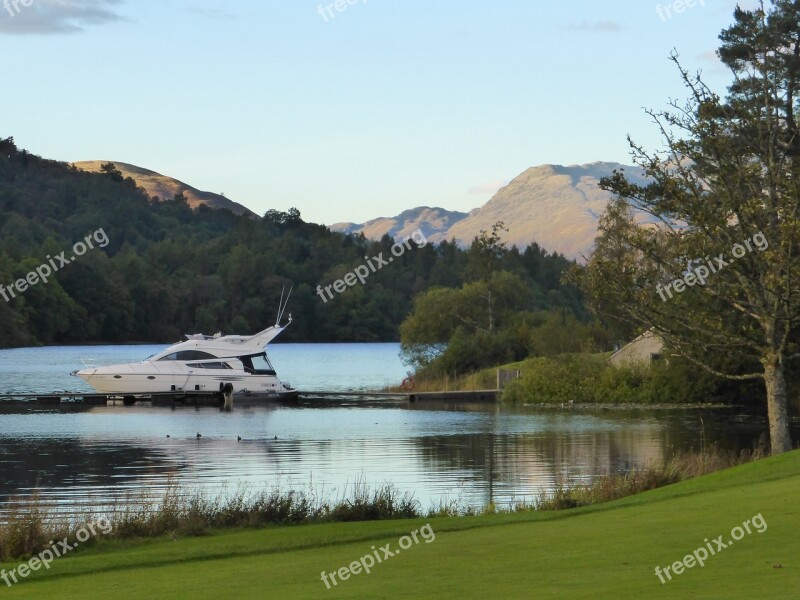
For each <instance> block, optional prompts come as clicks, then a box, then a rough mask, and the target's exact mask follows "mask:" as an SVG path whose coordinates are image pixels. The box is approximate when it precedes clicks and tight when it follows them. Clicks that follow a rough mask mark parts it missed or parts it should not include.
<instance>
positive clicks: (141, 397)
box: [0, 390, 498, 406]
mask: <svg viewBox="0 0 800 600" xmlns="http://www.w3.org/2000/svg"><path fill="white" fill-rule="evenodd" d="M497 395H498V391H497V390H475V391H461V392H365V391H358V392H347V391H316V390H310V391H299V392H297V396H296V398H297V399H299V400H304V401H314V400H319V401H337V400H339V401H346V400H363V401H365V402H368V401H375V402H380V401H395V402H496V401H497ZM291 401H292V400H291V399H287V398H275V397H274V396H273V397H270V396H259V395H256V394H237V395H236V396H235V398H234V403H235V404H245V405H247V404H262V403H269V402H291ZM139 402H148V403H150V404H151V405H153V406H175V405H183V406H222V405H223V404H224V397H223V395H222V393H220V392H196V391H191V392H159V393H152V394H135V395H124V396H123V395H113V394H87V393H85V392H69V391H65V392H52V393H49V394H32V393H14V392H6V393H3V392H0V406H12V405H39V406H58V405H89V406H116V405H123V406H132V405H134V404H136V403H139Z"/></svg>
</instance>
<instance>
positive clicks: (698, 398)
mask: <svg viewBox="0 0 800 600" xmlns="http://www.w3.org/2000/svg"><path fill="white" fill-rule="evenodd" d="M610 356H611V353H610V352H601V353H574V354H561V355H557V356H540V357H534V358H528V359H526V360H523V361H519V362H515V363H510V364H506V365H500V366H498V367H492V368H487V369H483V370H480V371H476V372H474V373H466V374H461V375H458V374H450V375H442V376H430V375H427V374H425V373H422V374H419V375H418V376H417V377H416V378H415V387H414V391H416V392H429V391H430V392H441V391H473V390H487V389H496V387H497V370H498V369H503V370H505V371H519V373H520V377H519V378H518V379H514V380H512V381H510V382H509V383H508V384H507V385H506V386H505V388H504V390H503V392H502V394H501V396H500V400H501V401H502V402H505V403H509V404H552V405H561V404H565V405H566V404H587V405H591V404H597V405H606V404H617V405H625V404H641V405H662V406H673V405H703V404H716V405H718V404H731V403H741V402H743V401H745V402H748V401H749V402H752V401H753V398H755V397H760V396H759V393H761V391H762V390H761V388H759V387H758V384H757V383H756V384H750V383H744V384H742V383H740V382H729V381H726V380H724V379H720V378H718V377H715V376H713V375H710V374H708V373H705V372H703V371H701V370H700V369H698V368H697V367H694V366H692V365H690V364H688V363H686V362H685V361H682V360H681V359H679V358H677V357H672V358H671V359H670V360H669V361H666V360H664V361H658V362H656V363H653V364H652V365H650V364H643V365H627V366H623V367H619V366H612V365H611V364H609V362H608V359H609V357H610ZM762 387H763V386H762ZM756 388H757V389H756ZM392 391H402V388H401V387H396V388H392Z"/></svg>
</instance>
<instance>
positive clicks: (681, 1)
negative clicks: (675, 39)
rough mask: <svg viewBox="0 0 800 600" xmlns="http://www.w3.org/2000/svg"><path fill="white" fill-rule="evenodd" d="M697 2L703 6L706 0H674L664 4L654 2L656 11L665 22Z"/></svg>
mask: <svg viewBox="0 0 800 600" xmlns="http://www.w3.org/2000/svg"><path fill="white" fill-rule="evenodd" d="M698 4H699V5H700V6H705V5H706V0H675V2H670V3H669V4H667V5H666V6H661V5H660V4H656V13H658V16H659V18H660V19H661V20H662V21H663V22H664V23H666V22H667V21H668V20H670V19H671V18H672V17H673V16H675V15H679V14H681V13H683V12H684V11H685V10H686V9H687V8H694V7H695V6H697V5H698Z"/></svg>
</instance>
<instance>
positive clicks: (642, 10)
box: [0, 0, 736, 224]
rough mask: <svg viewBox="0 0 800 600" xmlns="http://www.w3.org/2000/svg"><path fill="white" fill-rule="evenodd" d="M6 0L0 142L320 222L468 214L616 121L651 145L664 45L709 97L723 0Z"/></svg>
mask: <svg viewBox="0 0 800 600" xmlns="http://www.w3.org/2000/svg"><path fill="white" fill-rule="evenodd" d="M9 1H10V2H11V4H8V5H7V7H6V8H4V7H3V6H2V2H3V0H0V55H2V57H3V61H2V65H3V66H2V81H3V93H2V94H0V137H6V136H9V135H13V136H14V137H15V138H16V141H17V143H18V144H19V145H20V146H22V147H25V148H28V149H30V150H32V151H33V152H35V153H37V154H41V155H43V156H46V157H48V158H56V159H59V160H66V161H74V160H96V159H110V160H119V161H124V162H130V163H134V164H137V165H139V166H142V167H147V168H150V169H153V170H155V171H159V172H161V173H164V174H167V175H170V176H172V177H176V178H178V179H181V180H183V181H185V182H187V183H189V184H191V185H194V186H195V187H198V188H201V189H206V190H209V191H213V192H224V193H225V194H226V195H227V196H228V197H229V198H231V199H233V200H236V201H237V202H240V203H242V204H245V205H246V206H248V207H249V208H251V209H252V210H254V211H256V212H258V213H259V214H263V213H264V212H265V211H266V210H267V209H269V208H276V209H280V210H285V209H287V208H289V207H291V206H295V207H297V208H298V209H300V211H301V212H302V214H303V217H304V218H305V219H306V220H311V221H316V222H322V223H328V224H329V223H333V222H336V221H364V220H367V219H370V218H374V217H377V216H393V215H395V214H397V213H398V212H400V211H401V210H403V209H406V208H411V207H414V206H419V205H433V206H442V207H444V208H447V209H450V210H463V211H467V210H470V209H472V208H476V207H478V206H480V205H482V204H483V203H484V202H486V200H488V199H489V198H490V196H491V190H492V189H494V188H495V187H496V186H497V182H507V181H508V180H510V179H511V178H513V177H515V176H516V175H518V174H519V173H521V172H522V171H524V170H525V169H526V168H528V167H530V166H534V165H538V164H542V163H559V164H575V163H585V162H592V161H597V160H604V161H619V162H626V163H627V162H629V153H628V148H627V142H626V139H625V136H626V134H628V133H630V134H631V135H632V136H633V137H634V138H635V139H636V140H637V141H640V142H643V143H644V144H645V145H646V146H648V147H650V148H653V147H655V146H657V145H659V144H660V140H659V138H658V135H657V132H656V130H655V129H654V127H653V126H652V125H651V124H650V121H649V118H648V117H647V116H646V115H644V113H643V111H642V107H645V106H649V107H656V108H660V107H664V106H665V103H666V101H667V100H668V99H669V98H671V97H681V98H682V97H683V96H684V90H683V88H682V86H681V83H680V81H679V79H678V74H677V73H676V71H675V68H674V66H673V65H672V64H671V63H670V62H669V61H668V56H669V53H670V51H671V49H672V48H677V50H678V51H679V52H680V54H681V56H682V60H683V61H684V63H685V66H687V67H689V68H690V69H692V70H695V69H702V70H703V71H704V73H705V76H706V79H707V81H708V82H709V83H711V84H712V86H713V87H714V88H715V89H718V90H719V91H724V87H725V85H726V84H727V83H728V74H727V72H726V71H724V70H723V69H722V68H721V67H720V65H719V64H718V63H717V62H716V59H715V58H714V55H713V51H714V50H715V49H716V47H717V45H718V40H717V36H718V34H719V32H720V30H721V29H722V28H724V27H726V26H727V25H729V24H730V23H731V21H732V12H733V8H734V6H735V5H736V2H735V1H733V0H731V1H729V0H696V2H695V6H694V7H692V8H685V9H684V11H683V12H682V13H680V14H678V13H676V12H675V11H674V8H673V9H670V11H669V13H668V11H667V10H666V7H672V6H673V3H667V2H661V3H660V4H659V3H656V2H651V1H650V0H615V1H613V2H597V1H596V0H594V1H593V0H562V1H558V2H540V1H538V0H496V1H494V2H490V1H488V0H487V1H482V2H479V1H472V0H460V1H456V0H443V1H438V2H434V1H430V0H428V1H427V2H425V1H422V0H366V1H363V2H362V0H358V1H357V2H356V3H355V4H352V5H349V4H347V0H340V4H339V6H340V7H341V6H344V7H345V9H344V10H343V11H338V10H337V8H336V6H334V5H333V2H332V1H331V0H325V1H323V2H320V1H318V0H262V1H256V0H239V1H231V2H227V3H220V2H209V1H205V0H162V1H154V0H136V1H133V0H32V4H31V5H30V6H25V4H30V3H31V0H18V1H17V6H18V12H17V9H15V8H14V5H13V2H14V0H9ZM351 1H354V2H355V1H356V0H351ZM684 1H686V0H684ZM689 1H690V2H691V0H689ZM328 5H330V11H326V10H325V8H324V7H326V6H328ZM658 6H660V7H661V16H659V13H658V11H657V7H658ZM11 13H13V16H11ZM320 13H322V14H320ZM331 14H333V16H331ZM323 15H324V16H323ZM326 19H327V20H326Z"/></svg>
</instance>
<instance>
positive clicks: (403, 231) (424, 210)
mask: <svg viewBox="0 0 800 600" xmlns="http://www.w3.org/2000/svg"><path fill="white" fill-rule="evenodd" d="M467 216H469V215H468V213H463V212H458V211H450V210H445V209H443V208H438V207H430V206H419V207H417V208H411V209H409V210H405V211H403V212H401V213H400V214H399V215H397V216H396V217H379V218H377V219H372V220H371V221H367V222H366V223H361V224H358V223H335V224H333V225H331V226H330V228H331V230H333V231H340V232H342V233H363V234H364V236H365V237H367V238H369V239H374V240H379V239H380V238H382V237H383V236H384V235H387V234H388V235H390V236H391V237H393V238H395V239H400V238H403V237H405V236H409V235H411V234H412V233H413V232H414V231H416V230H418V229H421V230H422V233H423V235H424V236H425V238H426V239H427V240H428V241H429V242H434V243H435V242H439V241H441V240H443V239H445V236H444V233H445V232H447V231H449V230H450V229H451V228H452V227H453V226H454V225H455V224H456V223H458V222H460V221H462V220H463V219H465V218H466V217H467Z"/></svg>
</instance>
